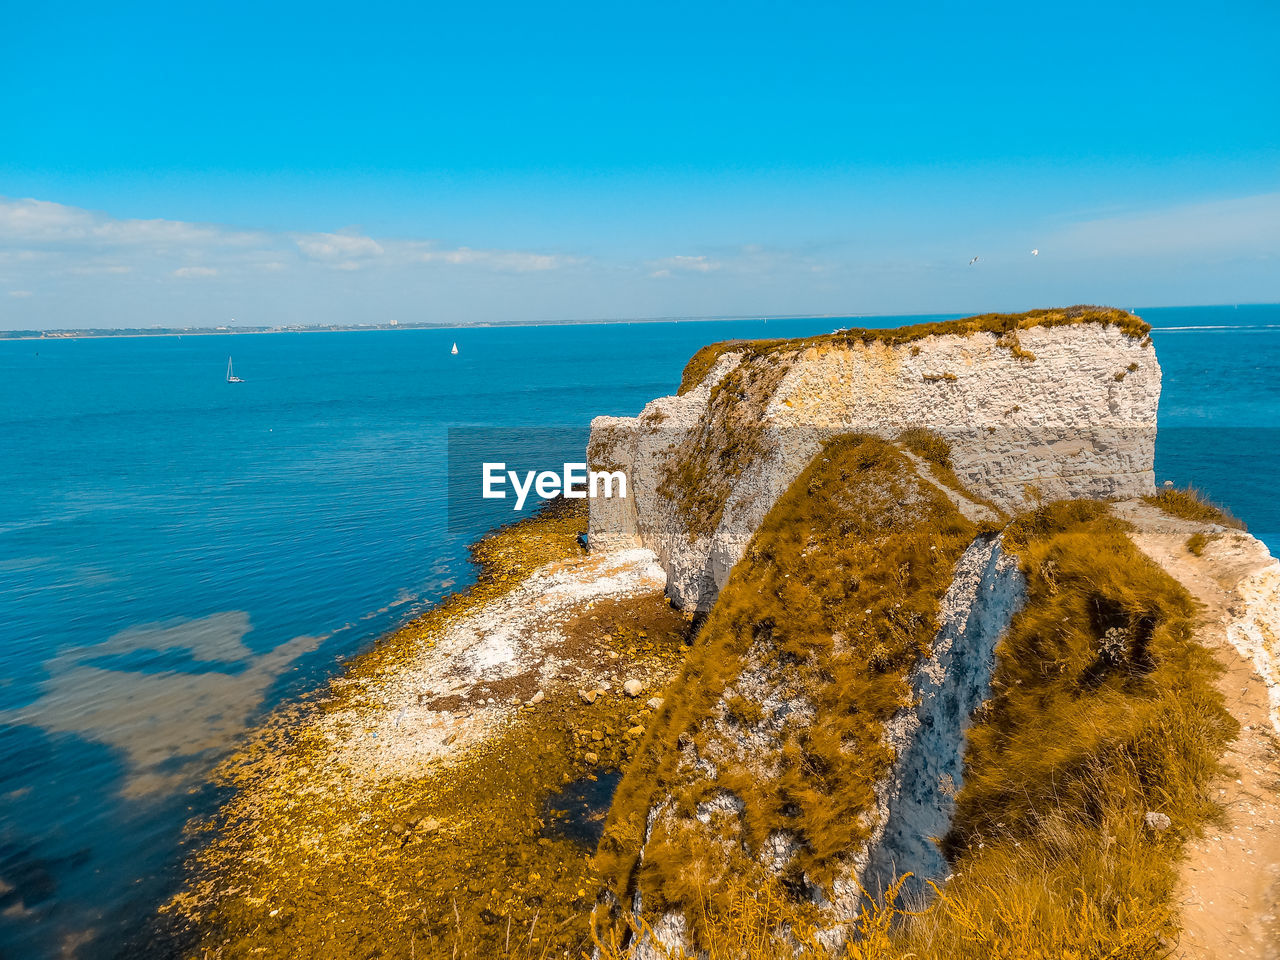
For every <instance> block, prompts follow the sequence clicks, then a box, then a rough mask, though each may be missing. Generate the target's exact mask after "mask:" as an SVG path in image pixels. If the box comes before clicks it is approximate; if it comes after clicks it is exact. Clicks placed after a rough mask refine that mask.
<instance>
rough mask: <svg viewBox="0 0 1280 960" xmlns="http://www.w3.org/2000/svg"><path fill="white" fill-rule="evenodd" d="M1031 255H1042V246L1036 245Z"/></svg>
mask: <svg viewBox="0 0 1280 960" xmlns="http://www.w3.org/2000/svg"><path fill="white" fill-rule="evenodd" d="M1031 255H1032V256H1033V257H1038V256H1040V248H1039V247H1036V248H1035V249H1034V250H1032V251H1031Z"/></svg>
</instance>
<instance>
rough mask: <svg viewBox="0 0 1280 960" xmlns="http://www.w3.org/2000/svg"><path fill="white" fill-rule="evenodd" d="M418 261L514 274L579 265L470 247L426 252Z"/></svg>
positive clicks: (546, 256) (574, 260)
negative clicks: (483, 268)
mask: <svg viewBox="0 0 1280 960" xmlns="http://www.w3.org/2000/svg"><path fill="white" fill-rule="evenodd" d="M418 259H419V260H420V261H421V262H423V263H449V264H454V265H455V266H478V267H487V268H490V269H494V270H503V271H510V272H513V273H528V272H530V271H536V270H557V269H559V268H560V267H563V266H567V265H569V264H572V263H578V262H580V260H579V259H577V258H574V257H559V256H554V255H552V254H545V253H524V252H522V251H519V250H472V249H471V248H470V247H458V248H457V249H456V250H428V251H426V252H425V253H421V254H419V255H418Z"/></svg>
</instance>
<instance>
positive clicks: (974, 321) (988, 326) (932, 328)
mask: <svg viewBox="0 0 1280 960" xmlns="http://www.w3.org/2000/svg"><path fill="white" fill-rule="evenodd" d="M1081 323H1099V324H1102V325H1104V326H1114V327H1119V328H1120V329H1121V330H1122V331H1123V332H1124V333H1125V334H1127V335H1128V336H1130V337H1134V338H1141V337H1145V336H1146V335H1147V334H1148V333H1149V332H1150V331H1151V325H1150V324H1148V323H1146V322H1144V321H1143V320H1142V318H1141V317H1137V316H1135V315H1133V314H1131V313H1127V312H1126V311H1124V310H1117V309H1116V308H1115V307H1094V306H1084V305H1078V306H1074V307H1056V308H1053V309H1049V310H1029V311H1027V312H1026V313H983V314H979V315H978V316H974V317H965V318H963V319H961V320H944V321H941V322H938V323H913V324H910V325H909V326H905V327H891V328H888V329H884V330H870V329H866V328H863V327H850V328H849V329H847V330H838V331H836V332H835V333H824V334H820V335H818V336H813V337H799V338H795V339H778V340H724V341H722V342H720V343H712V344H709V345H707V346H705V347H703V348H702V349H701V350H699V351H698V352H697V353H695V354H694V355H693V357H692V358H690V360H689V362H688V364H686V365H685V368H684V374H683V376H682V377H681V380H680V391H679V392H680V393H682V394H683V393H687V392H688V391H690V390H692V389H693V388H694V387H696V386H697V385H698V384H699V383H701V382H702V380H703V378H704V377H706V375H707V373H708V371H710V370H711V368H712V367H713V366H715V363H716V361H717V360H719V359H720V358H721V357H722V356H724V355H725V354H726V353H731V352H734V351H744V352H747V353H749V354H751V355H753V356H764V355H767V354H771V353H777V352H780V351H783V350H797V349H801V348H804V347H809V346H814V345H817V344H823V343H826V344H854V343H885V344H888V345H890V346H897V345H900V344H904V343H911V342H913V341H916V340H923V339H925V338H926V337H941V336H948V335H950V336H961V337H968V336H972V335H973V334H975V333H994V334H996V335H997V336H1003V337H1010V338H1011V337H1013V336H1014V335H1016V334H1017V332H1018V331H1019V330H1030V329H1031V328H1033V327H1063V326H1073V325H1075V324H1081Z"/></svg>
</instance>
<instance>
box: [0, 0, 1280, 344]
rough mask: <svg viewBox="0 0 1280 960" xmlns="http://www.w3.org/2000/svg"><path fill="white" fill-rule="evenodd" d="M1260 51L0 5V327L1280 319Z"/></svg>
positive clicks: (990, 37)
mask: <svg viewBox="0 0 1280 960" xmlns="http://www.w3.org/2000/svg"><path fill="white" fill-rule="evenodd" d="M1278 45H1280V4H1276V3H1274V2H1273V0H1263V2H1247V3H1245V2H1240V3H1233V2H1227V3H1224V4H1218V5H1212V4H1201V3H1197V4H1191V3H1185V2H1182V0H1165V2H1163V3H1125V4H1119V3H1116V2H1114V0H1108V2H1105V3H1095V2H1092V0H1081V2H1073V3H1069V4H1060V3H1016V4H1014V3H979V2H974V0H967V2H963V3H940V2H934V3H911V2H901V3H895V4H885V3H876V4H868V3H861V2H856V3H855V2H846V3H796V2H791V3H782V2H777V3H758V2H750V0H743V2H737V3H733V4H727V3H690V2H688V0H686V2H683V3H666V2H650V3H645V4H634V3H633V4H619V3H607V2H605V3H602V2H598V0H597V2H596V3H591V4H588V3H541V4H534V3H528V2H525V3H519V4H515V3H511V4H508V3H484V2H472V3H469V4H449V5H443V4H438V3H431V2H423V3H416V4H388V3H382V2H379V0H368V2H364V3H361V4H343V5H338V4H331V3H320V2H309V3H306V4H301V3H291V2H287V0H286V2H278V3H261V2H258V3H252V4H250V3H241V2H235V0H230V2H222V3H217V4H190V5H187V4H173V3H165V4H160V3H128V2H123V3H117V4H110V5H108V4H101V3H94V4H87V3H77V2H62V3H57V2H51V3H44V4H39V3H26V4H19V3H18V2H16V0H14V2H10V3H0V328H6V329H26V328H59V327H64V328H65V327H110V326H153V325H161V326H211V325H220V324H227V323H230V322H232V321H233V320H234V322H236V323H238V324H246V325H275V324H299V323H313V322H314V323H368V322H385V321H389V320H397V321H400V322H407V321H428V322H439V323H468V322H497V321H521V322H529V321H538V320H571V319H595V318H634V317H665V316H729V315H733V316H741V315H768V316H774V315H799V314H803V315H811V314H835V315H856V314H884V313H923V312H947V313H963V312H976V311H985V310H1017V309H1026V308H1030V307H1034V306H1047V305H1054V304H1064V303H1107V304H1112V305H1115V306H1120V307H1132V306H1135V305H1172V304H1200V303H1236V302H1240V303H1245V302H1276V301H1280V57H1277V56H1275V54H1274V51H1275V49H1276V47H1277V46H1278ZM1033 249H1037V250H1039V255H1037V256H1032V254H1031V250H1033ZM974 256H977V257H979V260H978V261H977V262H976V263H974V264H972V265H970V263H969V261H970V259H971V258H973V257H974Z"/></svg>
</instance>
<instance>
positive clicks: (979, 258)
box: [969, 257, 982, 267]
mask: <svg viewBox="0 0 1280 960" xmlns="http://www.w3.org/2000/svg"><path fill="white" fill-rule="evenodd" d="M981 259H982V258H981V257H974V258H973V259H972V260H970V261H969V266H971V267H972V266H973V265H974V264H975V263H977V262H978V261H979V260H981Z"/></svg>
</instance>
